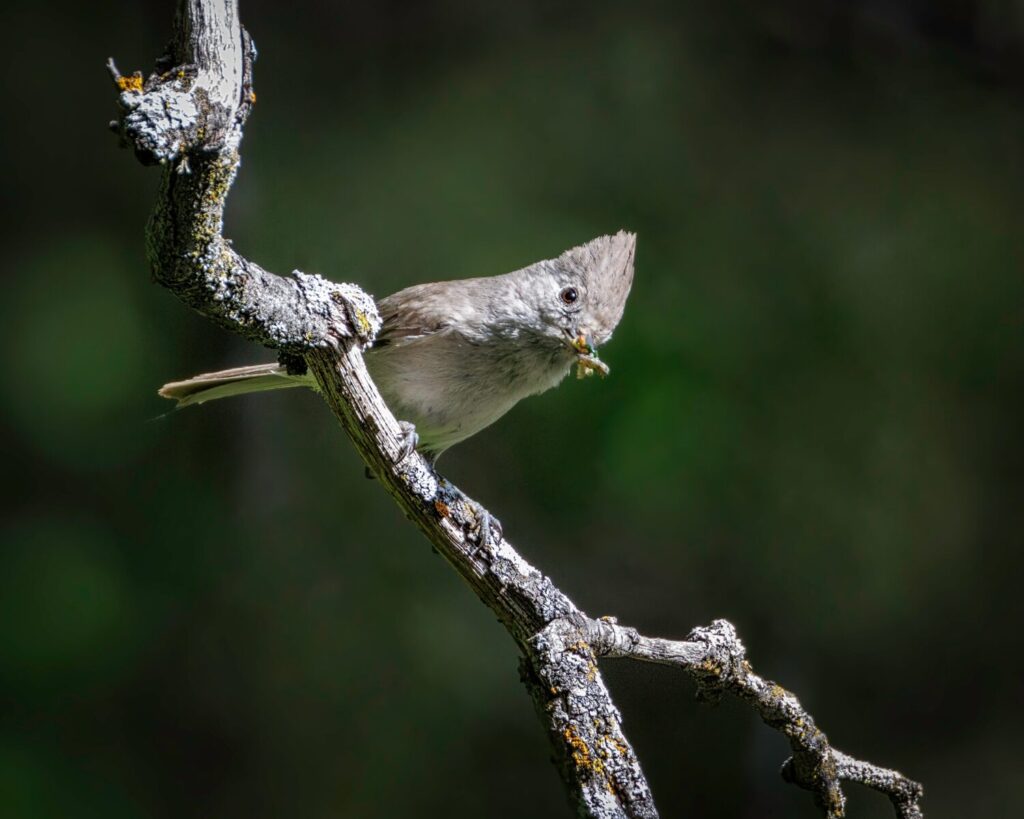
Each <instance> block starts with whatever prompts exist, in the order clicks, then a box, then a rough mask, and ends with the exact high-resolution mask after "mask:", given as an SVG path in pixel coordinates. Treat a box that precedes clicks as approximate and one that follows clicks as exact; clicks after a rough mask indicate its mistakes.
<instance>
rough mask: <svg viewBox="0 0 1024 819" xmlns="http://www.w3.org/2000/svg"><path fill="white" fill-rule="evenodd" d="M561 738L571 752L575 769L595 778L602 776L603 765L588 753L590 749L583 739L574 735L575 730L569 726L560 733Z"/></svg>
mask: <svg viewBox="0 0 1024 819" xmlns="http://www.w3.org/2000/svg"><path fill="white" fill-rule="evenodd" d="M562 737H563V738H564V739H565V741H566V744H567V745H568V746H569V748H570V750H571V753H572V761H573V762H575V763H576V767H577V768H582V769H583V770H587V771H590V772H591V773H593V774H596V775H597V776H602V777H603V776H604V763H603V762H602V761H601V760H600V759H599V758H597V757H595V756H594V755H593V754H591V753H590V748H588V747H587V743H586V742H584V741H583V737H581V736H580V735H579V734H577V733H576V729H575V728H573V727H572V726H571V725H570V726H569V727H568V728H566V729H565V730H564V731H562Z"/></svg>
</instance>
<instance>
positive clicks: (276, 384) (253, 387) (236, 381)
mask: <svg viewBox="0 0 1024 819" xmlns="http://www.w3.org/2000/svg"><path fill="white" fill-rule="evenodd" d="M312 384H313V380H312V379H311V378H310V377H309V376H308V375H289V374H288V371H287V370H286V369H285V368H284V367H282V366H281V365H280V364H257V365H255V366H253V367H236V368H235V369H233V370H221V371H220V372H217V373H204V374H203V375H197V376H195V377H194V378H189V379H188V380H186V381H172V382H171V383H169V384H164V385H163V386H162V387H161V388H160V395H162V396H163V397H164V398H171V399H174V400H176V401H177V402H178V407H187V406H190V405H191V404H202V403H204V402H206V401H216V400H218V399H220V398H230V397H231V396H233V395H245V394H246V393H250V392H264V391H266V390H280V389H287V388H288V387H309V386H312Z"/></svg>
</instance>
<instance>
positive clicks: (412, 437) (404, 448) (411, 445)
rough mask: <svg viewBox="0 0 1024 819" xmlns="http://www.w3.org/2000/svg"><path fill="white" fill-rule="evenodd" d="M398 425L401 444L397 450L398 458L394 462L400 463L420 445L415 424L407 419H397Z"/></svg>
mask: <svg viewBox="0 0 1024 819" xmlns="http://www.w3.org/2000/svg"><path fill="white" fill-rule="evenodd" d="M398 426H399V427H401V429H402V440H401V446H400V448H399V450H398V460H396V461H395V463H398V464H400V463H402V461H404V460H405V459H406V458H408V457H409V456H410V455H412V453H414V452H415V451H416V447H418V446H419V445H420V436H419V435H417V434H416V425H415V424H411V423H409V422H408V421H399V422H398Z"/></svg>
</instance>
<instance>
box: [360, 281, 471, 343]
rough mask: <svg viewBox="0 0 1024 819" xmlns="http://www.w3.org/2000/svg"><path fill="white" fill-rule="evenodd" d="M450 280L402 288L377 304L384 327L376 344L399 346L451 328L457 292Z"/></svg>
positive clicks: (378, 334) (378, 335) (382, 326)
mask: <svg viewBox="0 0 1024 819" xmlns="http://www.w3.org/2000/svg"><path fill="white" fill-rule="evenodd" d="M447 284H448V283H447V282H435V283H433V284H425V285H424V284H418V285H414V286H413V287H407V288H405V290H399V291H398V292H397V293H394V294H392V295H390V296H387V297H386V298H383V299H381V300H380V301H379V302H378V303H377V309H378V311H379V312H380V317H381V322H382V324H381V328H380V331H379V332H378V333H377V338H376V339H375V341H374V344H373V346H374V347H387V346H399V345H402V344H408V343H410V342H413V341H416V340H417V339H421V338H424V337H427V336H433V335H437V334H438V333H445V332H447V331H449V330H451V329H452V323H453V321H452V315H453V314H452V302H451V300H450V298H448V296H450V295H451V296H454V295H455V294H454V293H453V292H451V290H450V289H449V288H448V287H447V286H446V285H447Z"/></svg>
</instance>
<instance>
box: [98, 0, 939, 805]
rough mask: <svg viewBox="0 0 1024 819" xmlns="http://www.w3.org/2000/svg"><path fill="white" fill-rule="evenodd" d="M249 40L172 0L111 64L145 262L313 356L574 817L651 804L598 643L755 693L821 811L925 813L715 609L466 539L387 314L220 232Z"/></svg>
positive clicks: (465, 524) (898, 779) (220, 8)
mask: <svg viewBox="0 0 1024 819" xmlns="http://www.w3.org/2000/svg"><path fill="white" fill-rule="evenodd" d="M255 53H256V52H255V49H254V48H253V46H252V43H251V41H250V40H249V38H248V35H247V34H246V33H245V31H244V30H243V29H242V27H241V25H240V24H239V20H238V13H237V0H180V1H179V9H178V16H177V19H176V22H175V36H174V40H173V42H172V45H171V51H170V54H169V55H168V56H166V57H164V58H163V59H162V60H160V61H158V65H157V71H156V72H154V73H153V74H151V75H150V76H149V77H148V78H146V79H145V80H143V78H142V75H141V74H133V75H131V76H125V75H122V74H121V73H120V72H119V71H118V70H117V68H116V66H115V65H114V63H113V61H112V60H111V61H110V62H109V63H108V69H109V71H110V74H111V77H112V79H113V81H114V83H115V84H116V86H117V88H118V90H119V92H120V93H119V97H118V102H119V105H120V107H121V115H120V117H119V119H118V120H117V121H116V122H115V123H113V126H114V128H115V130H116V131H118V133H119V134H120V135H121V137H122V140H123V142H124V143H125V144H127V145H129V146H131V147H132V148H133V149H134V150H135V153H136V155H137V156H138V157H139V159H140V160H141V161H143V162H144V163H146V164H159V165H161V166H163V184H162V185H161V188H160V192H159V194H158V197H157V203H156V208H155V210H154V213H153V216H152V218H151V219H150V222H149V226H148V230H147V239H148V255H149V260H150V263H151V265H152V269H153V274H154V277H155V278H156V280H157V281H158V282H159V283H160V284H162V285H163V286H165V287H167V288H168V289H170V290H171V291H173V292H174V293H176V294H177V295H178V296H179V297H180V298H181V299H182V300H183V301H184V302H185V303H186V304H188V305H189V306H190V307H192V308H194V309H196V310H197V311H199V312H201V313H202V314H203V315H206V316H208V317H209V318H211V319H213V320H214V321H216V322H218V323H219V324H221V325H222V326H224V327H226V328H228V329H230V330H232V331H234V332H237V333H239V334H241V335H243V336H245V337H246V338H249V339H252V340H253V341H257V342H259V343H262V344H265V345H267V346H270V347H272V348H275V349H277V350H278V351H279V352H280V353H281V355H282V357H283V358H284V359H285V360H286V361H287V362H288V363H289V366H290V367H291V366H293V365H297V366H306V367H308V369H309V371H310V372H311V373H312V374H313V375H314V377H315V378H316V380H317V383H318V385H319V388H320V391H321V394H322V395H323V397H324V399H325V401H326V402H327V404H328V406H329V407H330V408H331V410H332V412H333V413H334V415H335V417H337V419H338V420H339V422H340V423H341V425H342V427H343V428H344V429H345V431H346V432H347V433H348V435H349V437H350V438H351V439H352V442H353V443H354V444H355V446H356V448H357V449H358V450H359V452H360V454H361V456H362V457H363V459H364V460H365V462H366V464H367V465H368V466H369V468H370V469H371V470H372V471H373V473H374V474H375V475H376V476H377V478H378V479H379V480H380V483H381V485H382V486H383V487H384V488H385V489H386V490H387V491H388V492H389V493H390V494H391V495H392V497H393V498H394V499H395V501H396V502H397V503H398V505H399V506H400V507H401V508H402V509H403V511H404V512H405V513H406V515H407V516H408V517H409V518H410V520H412V521H413V523H414V524H415V525H416V526H417V527H418V528H419V529H420V530H421V531H422V532H423V534H424V535H425V536H426V537H427V539H428V540H429V541H430V542H431V543H432V544H433V546H434V548H435V549H436V550H437V551H438V552H439V553H440V554H441V555H442V556H443V557H444V558H445V559H446V560H447V561H448V562H449V563H450V564H451V565H452V567H453V568H454V569H455V570H456V571H457V572H458V573H459V575H460V576H461V577H462V578H463V579H464V580H465V581H466V582H467V583H468V584H469V586H470V587H471V588H472V589H473V591H474V592H475V593H476V594H477V596H478V597H479V598H480V599H481V600H482V601H483V602H484V603H485V604H487V605H488V606H489V607H490V608H491V610H492V611H494V612H495V614H496V615H497V616H498V618H499V620H500V621H501V622H502V623H503V624H504V625H505V627H506V629H507V630H508V632H509V634H510V635H511V636H512V638H513V639H514V640H515V641H516V643H517V644H518V645H519V647H520V649H521V651H522V654H523V659H522V663H521V673H522V677H523V681H524V683H525V684H526V685H527V687H528V689H529V691H530V693H531V696H532V697H533V700H534V703H535V705H536V709H537V713H538V715H539V717H540V719H541V720H542V722H543V723H544V725H545V726H546V729H547V731H548V734H549V736H550V738H551V741H552V744H553V746H554V748H555V751H556V754H555V755H556V759H557V760H558V761H559V768H560V771H561V773H562V777H563V779H564V781H565V783H566V786H567V789H568V791H569V794H570V797H571V799H572V801H573V802H574V804H575V805H576V806H577V809H578V811H579V812H580V813H581V815H584V816H588V817H595V818H599V819H612V817H616V818H618V817H644V818H646V817H654V816H657V811H656V809H655V806H654V800H653V797H652V795H651V790H650V787H649V786H648V784H647V781H646V779H645V777H644V774H643V771H642V769H641V767H640V763H639V761H638V760H637V758H636V754H635V753H634V751H633V748H632V747H631V745H630V744H629V741H628V740H627V738H626V736H625V734H624V733H623V731H622V727H621V717H620V715H619V712H618V711H617V710H616V708H615V706H614V704H613V702H612V700H611V696H610V695H609V693H608V689H607V687H606V686H605V684H604V682H603V680H602V677H601V673H600V671H599V669H598V667H597V662H596V657H597V656H610V657H631V658H634V659H640V660H646V661H652V662H663V663H669V664H672V665H678V666H680V667H682V668H684V669H686V670H688V671H689V672H690V673H691V674H693V675H694V676H695V677H696V678H697V679H698V682H699V683H700V685H701V690H702V691H704V692H705V693H706V694H708V695H716V694H717V693H718V692H720V691H722V690H730V691H733V692H734V693H736V694H737V695H739V696H741V697H742V698H743V699H745V700H747V701H749V702H750V703H751V704H752V705H753V706H754V707H755V708H756V709H757V710H758V712H759V713H760V714H761V716H762V718H763V719H764V720H765V721H766V722H768V724H769V725H772V726H773V727H775V728H777V729H779V730H782V731H783V732H784V733H786V735H787V736H788V737H789V739H790V743H791V745H792V746H793V758H792V760H791V761H790V762H789V763H787V766H786V769H785V770H786V772H787V775H788V776H789V777H790V778H791V779H792V781H795V782H797V783H798V784H800V785H801V786H803V787H807V788H810V789H811V790H813V791H814V792H815V793H816V794H817V795H818V799H819V801H820V802H821V803H822V804H823V805H824V806H825V808H826V812H827V815H829V816H841V815H842V811H843V795H842V792H841V790H840V789H839V783H840V782H841V781H856V782H861V783H863V784H866V785H868V786H869V787H873V788H876V789H877V790H882V791H884V792H886V793H888V794H889V795H890V798H891V799H892V800H893V803H894V804H895V805H896V806H897V810H898V811H899V815H900V816H906V817H918V816H920V812H919V811H918V809H917V807H916V806H917V800H918V799H919V797H920V787H919V786H917V785H915V784H914V783H911V782H909V781H908V780H906V779H904V778H903V777H902V776H900V775H899V774H897V773H895V772H893V771H885V770H883V769H880V768H875V767H874V766H871V765H868V764H867V763H863V762H858V761H856V760H853V759H851V758H849V757H847V756H846V755H845V754H840V753H839V752H837V751H834V750H833V749H831V748H830V746H829V745H828V741H827V739H826V737H825V735H824V734H823V733H822V732H821V731H819V730H818V729H817V728H816V727H815V726H814V723H813V720H811V718H810V716H809V715H807V714H806V713H805V712H804V711H803V709H802V707H801V706H800V704H799V702H798V701H797V700H796V697H794V696H793V695H792V694H790V693H789V692H786V691H785V690H784V689H782V688H780V687H779V686H775V685H773V684H771V683H769V682H767V681H765V680H763V679H761V678H760V677H758V676H757V675H755V674H754V673H753V671H752V670H751V669H750V666H749V664H747V662H746V660H745V659H744V654H743V646H742V644H741V643H740V642H739V639H738V638H737V637H736V634H735V631H734V630H733V628H732V626H731V625H729V624H728V623H726V622H725V621H721V620H720V621H716V623H715V624H713V625H712V626H711V627H710V628H708V629H697V630H695V631H694V632H693V633H692V634H691V635H690V640H688V641H687V642H681V643H679V642H672V641H667V640H655V639H651V638H646V637H642V636H640V635H639V634H638V633H637V632H635V631H634V630H632V629H625V628H623V627H620V626H617V625H616V624H615V623H614V622H613V621H606V620H601V621H594V620H590V619H589V618H588V617H586V615H584V614H583V613H582V612H581V611H580V610H579V609H578V608H577V607H576V606H575V605H574V604H573V602H572V601H571V600H570V599H569V598H568V597H566V595H564V594H563V593H562V592H561V591H560V590H559V589H558V588H557V587H555V585H554V584H553V583H552V582H551V580H550V579H549V578H547V577H545V576H544V575H542V574H541V573H540V572H539V571H538V570H537V569H535V568H534V567H533V566H531V565H530V564H529V563H527V562H526V561H525V560H523V558H522V557H521V556H520V555H519V554H518V553H517V552H516V551H515V549H514V548H513V547H512V545H511V544H510V543H509V542H508V541H507V540H504V539H502V540H501V541H500V542H499V543H498V544H497V545H493V544H489V545H487V546H486V547H485V546H482V545H481V544H480V542H479V538H474V532H476V531H477V530H478V528H479V521H478V520H477V519H476V515H477V514H478V513H479V511H480V509H481V507H478V506H475V505H474V504H473V503H472V502H470V501H469V500H468V498H467V497H466V496H465V495H463V494H462V493H461V492H460V491H459V490H458V489H456V488H455V487H454V486H452V485H451V484H450V483H448V482H447V481H446V480H444V478H442V477H440V476H439V475H438V474H437V473H436V472H435V471H434V470H433V468H432V467H431V466H430V464H428V463H427V462H426V461H425V460H424V459H423V458H422V457H421V456H420V455H419V454H417V453H413V454H412V455H409V456H408V457H406V456H405V454H404V436H403V433H402V429H401V427H400V426H399V424H398V422H397V421H396V419H395V417H394V416H393V415H392V414H391V412H390V410H389V409H388V407H387V406H386V405H385V403H384V402H383V400H382V399H381V397H380V394H379V393H378V392H377V388H376V386H375V385H374V383H373V381H372V380H371V379H370V376H369V374H368V373H367V371H366V367H365V365H364V363H363V359H362V351H363V349H364V348H365V347H366V345H368V344H369V343H371V342H372V340H373V337H374V335H375V333H376V332H377V330H378V329H379V326H380V319H379V316H378V314H377V309H376V306H375V304H374V301H373V299H372V298H371V297H370V296H369V295H367V294H366V293H364V292H363V291H362V290H361V289H359V288H358V287H356V286H355V285H350V284H335V283H332V282H329V281H327V280H325V279H323V278H321V277H320V276H317V275H306V274H303V273H300V272H298V271H296V272H295V273H294V274H293V275H292V276H291V277H282V276H277V275H275V274H273V273H270V272H268V271H266V270H264V269H262V268H261V267H259V266H258V265H257V264H255V263H253V262H251V261H249V260H248V259H245V258H244V257H242V256H241V255H240V254H238V253H236V252H235V251H234V249H233V248H232V247H231V243H230V242H229V241H228V240H227V239H225V238H224V236H223V215H224V204H225V201H226V198H227V194H228V191H229V189H230V187H231V184H232V182H233V181H234V177H235V174H236V173H237V170H238V164H239V153H238V148H239V145H240V142H241V138H242V128H243V125H244V123H245V120H246V117H247V116H248V114H249V112H250V110H251V108H252V105H253V103H254V101H255V94H254V92H253V88H252V64H253V61H254V60H255Z"/></svg>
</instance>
